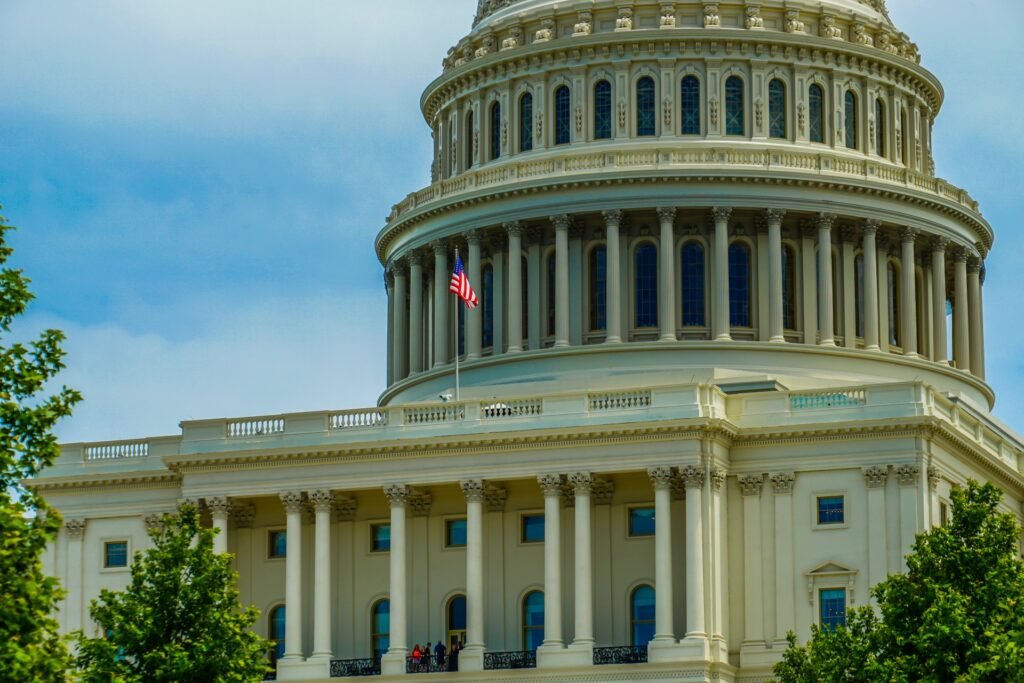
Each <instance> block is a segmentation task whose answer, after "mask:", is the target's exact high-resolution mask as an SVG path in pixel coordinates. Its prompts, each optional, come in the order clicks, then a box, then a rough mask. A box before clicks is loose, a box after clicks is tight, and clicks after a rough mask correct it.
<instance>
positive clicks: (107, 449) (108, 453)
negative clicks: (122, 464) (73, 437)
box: [85, 441, 149, 461]
mask: <svg viewBox="0 0 1024 683" xmlns="http://www.w3.org/2000/svg"><path fill="white" fill-rule="evenodd" d="M147 455H149V442H148V441H110V442H108V443H95V444H89V445H88V446H86V447H85V459H86V460H88V461H93V460H117V459H119V458H145V457H146V456H147Z"/></svg>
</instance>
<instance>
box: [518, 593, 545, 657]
mask: <svg viewBox="0 0 1024 683" xmlns="http://www.w3.org/2000/svg"><path fill="white" fill-rule="evenodd" d="M543 642H544V594H543V593H541V592H540V591H533V592H532V593H530V594H529V595H527V596H526V597H525V598H524V599H523V649H524V650H529V651H532V650H536V649H537V648H538V647H540V645H541V643H543Z"/></svg>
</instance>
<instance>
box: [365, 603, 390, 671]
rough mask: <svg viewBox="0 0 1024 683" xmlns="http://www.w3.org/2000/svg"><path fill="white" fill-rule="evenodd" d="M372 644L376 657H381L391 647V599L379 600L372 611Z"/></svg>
mask: <svg viewBox="0 0 1024 683" xmlns="http://www.w3.org/2000/svg"><path fill="white" fill-rule="evenodd" d="M370 646H371V648H372V649H373V657H374V659H380V658H381V657H382V656H383V655H384V653H385V652H387V651H388V648H390V647H391V601H390V600H388V599H386V598H385V599H384V600H378V601H377V602H375V603H374V605H373V609H372V610H371V611H370Z"/></svg>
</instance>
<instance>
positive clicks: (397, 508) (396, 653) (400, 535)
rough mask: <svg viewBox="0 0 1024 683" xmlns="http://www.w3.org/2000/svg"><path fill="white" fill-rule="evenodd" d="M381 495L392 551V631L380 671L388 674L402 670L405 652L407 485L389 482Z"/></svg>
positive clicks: (390, 557)
mask: <svg viewBox="0 0 1024 683" xmlns="http://www.w3.org/2000/svg"><path fill="white" fill-rule="evenodd" d="M384 495H385V496H386V497H387V499H388V503H389V505H390V506H391V551H390V553H389V555H390V556H389V558H388V559H389V565H390V596H389V597H390V600H391V632H390V646H389V648H388V651H387V654H386V655H384V658H383V660H382V661H381V673H383V674H384V675H385V676H388V675H396V674H404V673H405V655H406V652H407V651H408V636H407V631H406V629H407V622H406V611H407V609H408V605H409V596H408V594H407V593H406V586H407V580H406V564H405V548H406V538H405V518H406V511H405V508H406V505H407V504H408V502H409V487H408V486H403V485H400V484H392V485H391V486H387V487H385V488H384Z"/></svg>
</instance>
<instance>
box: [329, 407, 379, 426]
mask: <svg viewBox="0 0 1024 683" xmlns="http://www.w3.org/2000/svg"><path fill="white" fill-rule="evenodd" d="M328 419H329V421H330V422H329V424H330V428H331V430H332V431H338V430H343V429H364V428H366V427H386V426H387V424H388V411H387V409H385V408H358V409H356V410H339V411H338V412H336V413H331V415H330V417H329V418H328Z"/></svg>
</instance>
